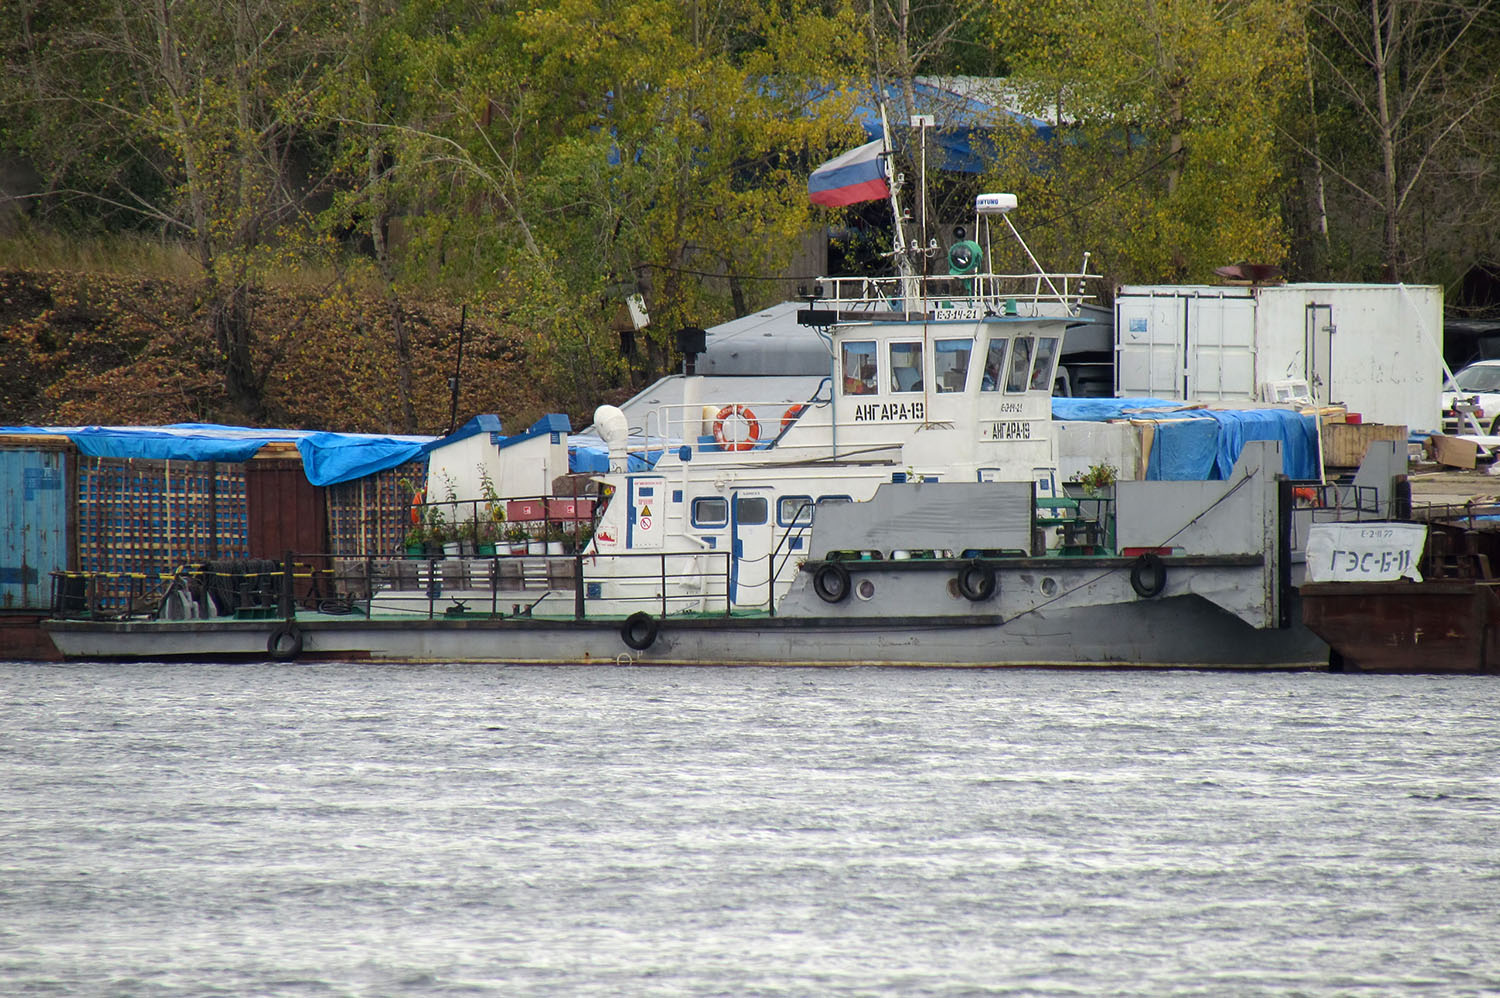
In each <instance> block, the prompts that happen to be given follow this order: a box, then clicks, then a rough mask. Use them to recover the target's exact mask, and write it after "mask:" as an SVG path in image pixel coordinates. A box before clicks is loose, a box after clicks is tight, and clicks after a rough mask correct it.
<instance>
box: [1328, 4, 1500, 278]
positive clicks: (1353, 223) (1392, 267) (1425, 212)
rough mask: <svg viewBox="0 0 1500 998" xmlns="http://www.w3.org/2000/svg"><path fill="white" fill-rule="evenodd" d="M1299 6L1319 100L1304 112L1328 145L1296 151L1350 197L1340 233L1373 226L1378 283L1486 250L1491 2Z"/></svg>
mask: <svg viewBox="0 0 1500 998" xmlns="http://www.w3.org/2000/svg"><path fill="white" fill-rule="evenodd" d="M1309 12H1310V20H1311V23H1312V29H1313V30H1312V31H1311V47H1312V52H1313V54H1314V59H1315V66H1316V69H1317V70H1318V72H1317V74H1316V81H1317V83H1318V84H1319V85H1320V88H1321V91H1322V94H1323V97H1324V101H1323V103H1322V106H1319V105H1317V104H1315V105H1314V107H1313V108H1312V109H1311V110H1312V111H1313V112H1314V113H1315V114H1318V115H1319V116H1320V117H1321V118H1322V122H1321V126H1322V127H1323V128H1324V129H1326V130H1327V131H1328V132H1331V133H1332V134H1333V135H1335V136H1336V137H1337V141H1336V142H1335V143H1333V144H1331V145H1330V147H1329V148H1327V149H1326V150H1325V149H1324V148H1323V147H1322V146H1321V145H1317V146H1313V145H1305V146H1304V149H1305V151H1306V152H1307V153H1308V154H1309V155H1310V156H1311V157H1313V158H1314V161H1315V163H1316V165H1317V167H1318V168H1319V169H1320V170H1323V171H1326V172H1327V173H1328V174H1330V175H1331V176H1332V177H1334V178H1336V179H1337V180H1338V181H1340V182H1341V183H1342V185H1343V187H1344V189H1345V190H1346V191H1347V192H1348V193H1349V194H1350V195H1352V197H1353V204H1351V205H1350V207H1349V209H1348V210H1347V213H1346V224H1347V225H1348V227H1349V229H1350V230H1351V233H1353V234H1357V233H1359V232H1360V231H1361V230H1364V229H1365V228H1366V223H1365V222H1364V221H1363V220H1364V219H1372V220H1374V221H1376V222H1377V223H1378V225H1379V236H1378V237H1377V239H1376V240H1374V241H1375V243H1376V245H1378V247H1379V250H1378V252H1379V258H1380V271H1381V273H1382V275H1383V276H1384V278H1385V279H1386V280H1391V281H1395V280H1400V279H1403V278H1404V277H1405V276H1406V275H1408V274H1410V273H1412V272H1413V271H1417V272H1428V273H1432V272H1434V271H1440V270H1443V269H1447V270H1448V272H1449V273H1448V276H1456V275H1455V274H1453V273H1452V271H1453V270H1454V269H1455V266H1454V264H1455V261H1454V259H1453V257H1454V256H1455V255H1456V256H1458V257H1460V258H1462V257H1464V256H1465V255H1466V253H1465V251H1466V250H1469V251H1472V249H1473V247H1474V245H1475V243H1476V242H1478V243H1479V244H1480V245H1484V244H1485V243H1486V242H1487V244H1488V246H1487V248H1488V249H1489V250H1490V251H1493V250H1494V249H1495V248H1496V242H1495V240H1494V238H1493V236H1488V234H1489V233H1493V231H1494V228H1495V223H1496V221H1497V215H1500V173H1497V169H1496V166H1495V163H1496V159H1497V154H1500V130H1497V129H1496V127H1495V125H1494V123H1493V122H1494V118H1495V114H1494V111H1495V109H1496V108H1497V107H1500V70H1497V67H1496V63H1495V60H1494V53H1495V51H1496V49H1497V47H1500V4H1496V3H1495V2H1493V0H1363V2H1359V3H1355V2H1353V0H1314V2H1312V3H1311V4H1310V6H1309ZM1412 219H1417V220H1419V221H1418V224H1416V225H1414V226H1410V225H1408V224H1407V223H1408V221H1409V220H1412ZM1465 244H1467V245H1465ZM1445 255H1446V256H1447V257H1448V263H1447V266H1446V268H1445V267H1444V266H1443V265H1442V264H1440V263H1439V261H1438V260H1437V259H1436V258H1437V257H1442V256H1445ZM1464 262H1467V261H1464ZM1462 265H1463V264H1462V263H1459V264H1458V266H1462Z"/></svg>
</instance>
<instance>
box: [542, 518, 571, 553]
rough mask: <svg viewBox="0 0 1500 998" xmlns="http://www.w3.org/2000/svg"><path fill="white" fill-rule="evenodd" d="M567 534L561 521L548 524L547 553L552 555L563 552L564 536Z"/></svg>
mask: <svg viewBox="0 0 1500 998" xmlns="http://www.w3.org/2000/svg"><path fill="white" fill-rule="evenodd" d="M566 536H567V535H566V534H564V533H563V525H562V524H561V523H549V524H547V533H546V538H547V553H548V554H551V555H559V554H563V553H564V552H563V538H564V537H566Z"/></svg>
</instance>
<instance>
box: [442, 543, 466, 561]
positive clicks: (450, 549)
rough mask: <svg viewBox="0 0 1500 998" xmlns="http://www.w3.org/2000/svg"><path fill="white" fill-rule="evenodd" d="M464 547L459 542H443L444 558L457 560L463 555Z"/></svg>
mask: <svg viewBox="0 0 1500 998" xmlns="http://www.w3.org/2000/svg"><path fill="white" fill-rule="evenodd" d="M463 549H464V548H463V545H462V544H460V543H459V542H458V541H444V542H443V556H444V557H446V558H457V557H459V555H461V554H463Z"/></svg>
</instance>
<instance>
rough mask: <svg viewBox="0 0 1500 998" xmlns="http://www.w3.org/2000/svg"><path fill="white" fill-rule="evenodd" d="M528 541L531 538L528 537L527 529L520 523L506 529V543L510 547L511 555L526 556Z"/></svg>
mask: <svg viewBox="0 0 1500 998" xmlns="http://www.w3.org/2000/svg"><path fill="white" fill-rule="evenodd" d="M528 540H530V538H529V537H527V535H526V528H525V527H523V526H521V525H520V524H519V523H512V524H511V525H510V526H508V527H506V528H505V542H506V543H507V544H509V545H510V553H511V554H525V553H526V542H527V541H528Z"/></svg>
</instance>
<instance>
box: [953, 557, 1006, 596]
mask: <svg viewBox="0 0 1500 998" xmlns="http://www.w3.org/2000/svg"><path fill="white" fill-rule="evenodd" d="M954 581H955V582H956V583H957V584H958V593H959V595H960V596H962V597H963V598H964V599H966V600H968V601H969V602H970V603H982V602H984V601H985V600H987V599H991V598H993V597H994V595H995V592H996V591H997V590H998V589H999V588H1000V583H999V582H998V580H996V578H995V569H994V567H993V566H991V565H986V564H985V563H984V562H982V561H971V562H969V563H968V564H967V565H965V566H964V567H963V568H960V569H959V570H958V576H957V578H955V579H954Z"/></svg>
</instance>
